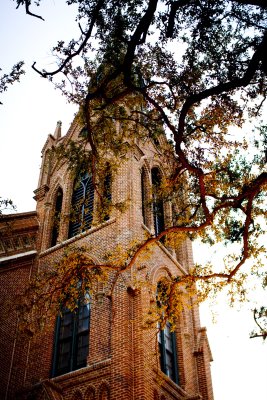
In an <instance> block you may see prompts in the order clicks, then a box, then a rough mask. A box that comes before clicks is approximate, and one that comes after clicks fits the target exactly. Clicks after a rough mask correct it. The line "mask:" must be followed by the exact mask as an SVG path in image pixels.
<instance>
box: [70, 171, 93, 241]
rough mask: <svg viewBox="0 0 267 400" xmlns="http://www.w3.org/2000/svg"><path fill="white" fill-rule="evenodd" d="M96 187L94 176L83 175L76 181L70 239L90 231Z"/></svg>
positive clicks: (72, 203)
mask: <svg viewBox="0 0 267 400" xmlns="http://www.w3.org/2000/svg"><path fill="white" fill-rule="evenodd" d="M93 211H94V185H93V178H92V174H89V173H88V172H86V173H84V174H81V175H80V176H79V178H78V179H77V180H76V181H75V184H74V190H73V194H72V202H71V213H70V214H71V215H70V223H69V238H71V237H73V236H76V235H77V234H78V233H80V232H83V231H85V230H87V229H89V228H90V227H91V225H92V222H93Z"/></svg>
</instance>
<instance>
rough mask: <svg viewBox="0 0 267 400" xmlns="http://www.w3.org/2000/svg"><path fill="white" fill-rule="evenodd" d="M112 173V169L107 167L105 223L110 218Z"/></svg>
mask: <svg viewBox="0 0 267 400" xmlns="http://www.w3.org/2000/svg"><path fill="white" fill-rule="evenodd" d="M111 193H112V192H111V172H110V167H109V166H107V168H106V174H105V179H104V191H103V199H104V216H103V219H104V221H107V220H108V219H109V218H110V204H111V201H112V194H111Z"/></svg>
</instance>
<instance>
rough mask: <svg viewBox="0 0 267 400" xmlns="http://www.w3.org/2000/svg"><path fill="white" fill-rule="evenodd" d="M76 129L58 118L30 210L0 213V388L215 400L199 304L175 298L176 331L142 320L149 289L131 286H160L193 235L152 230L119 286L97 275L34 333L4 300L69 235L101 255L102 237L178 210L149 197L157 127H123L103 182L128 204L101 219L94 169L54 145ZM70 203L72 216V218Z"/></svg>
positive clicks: (156, 167) (150, 224)
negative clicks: (136, 131) (72, 166)
mask: <svg viewBox="0 0 267 400" xmlns="http://www.w3.org/2000/svg"><path fill="white" fill-rule="evenodd" d="M81 132H82V127H81V126H80V125H79V123H78V121H77V120H75V121H74V122H73V124H72V126H71V127H70V129H69V131H68V133H67V134H66V135H65V136H64V137H61V123H58V124H57V128H56V131H55V134H54V135H49V136H48V139H47V141H46V143H45V145H44V148H43V151H42V157H43V163H42V167H41V171H40V179H39V184H38V188H37V190H36V191H35V199H36V201H37V208H36V212H28V213H21V214H16V215H8V216H3V217H2V218H1V219H0V285H1V302H2V304H3V307H2V311H1V314H2V315H1V324H0V330H1V335H0V346H1V350H0V398H1V399H5V400H8V399H38V400H52V399H53V400H56V399H57V400H59V399H62V400H63V399H64V400H65V399H66V400H174V399H176V400H182V399H183V400H189V399H191V400H194V399H195V400H197V399H203V400H212V399H213V393H212V384H211V375H210V361H211V353H210V349H209V345H208V340H207V336H206V330H205V328H202V327H201V325H200V321H199V311H198V308H197V306H196V305H193V306H192V307H191V308H190V307H188V308H187V307H185V308H184V309H183V310H182V312H181V314H180V317H179V320H178V321H177V322H176V326H175V330H174V331H172V329H171V328H170V326H169V324H167V325H166V327H165V329H164V330H162V331H160V330H159V329H158V328H157V326H155V325H153V327H150V328H149V329H148V328H145V327H144V325H145V324H144V321H145V320H146V317H147V313H148V311H149V309H150V306H151V302H153V301H154V300H153V298H154V297H153V295H152V294H151V291H150V290H149V289H148V288H147V287H146V286H145V285H144V287H142V285H141V286H140V287H136V282H138V281H142V280H146V281H149V282H150V283H152V284H153V285H154V287H155V288H156V287H157V283H158V282H159V281H160V280H161V279H162V278H163V277H168V276H172V275H175V276H177V275H178V276H182V275H183V274H186V272H187V271H188V268H190V266H191V265H192V262H193V260H192V248H191V243H190V241H189V240H188V241H187V240H186V241H184V242H183V243H182V244H180V245H179V246H178V248H171V247H168V246H165V245H164V243H161V242H156V243H155V244H154V245H153V246H152V247H151V248H150V249H149V255H147V256H146V257H143V258H141V259H140V260H139V261H137V262H136V264H135V265H134V266H133V268H132V269H131V270H127V271H125V272H124V273H122V274H121V275H120V276H119V277H118V279H117V281H116V283H115V286H114V287H112V282H114V274H112V273H111V274H110V276H109V278H108V280H107V282H106V283H104V284H102V283H101V284H98V287H97V288H96V291H95V293H94V294H93V295H92V297H91V299H90V302H89V304H83V305H80V307H79V311H78V312H77V313H75V314H73V313H71V312H70V311H68V310H65V311H64V312H63V314H62V315H61V317H58V318H56V321H55V324H54V327H53V329H51V330H50V331H45V332H43V333H42V332H41V333H39V334H38V335H36V336H33V337H24V336H23V335H20V334H18V326H17V315H16V311H15V310H13V309H12V307H10V304H12V302H13V300H14V299H15V297H16V296H17V295H18V294H20V293H22V291H23V288H24V287H25V286H26V285H27V283H28V281H29V279H30V278H31V277H32V276H33V275H34V274H35V272H36V271H37V269H38V270H41V269H43V268H46V266H47V265H53V263H54V262H55V260H59V259H60V258H61V256H62V254H63V252H64V250H65V249H66V248H67V247H69V246H76V247H81V246H84V247H85V248H86V249H88V253H90V254H89V255H90V258H91V259H92V260H93V261H94V262H95V263H96V264H98V263H104V257H105V254H106V253H107V250H108V249H110V250H114V249H116V246H118V245H119V246H121V247H122V248H127V246H129V245H130V244H131V243H132V242H133V241H134V240H143V239H144V238H145V237H146V236H147V235H148V234H149V235H151V234H152V235H153V234H155V233H159V232H160V231H161V230H162V229H163V228H164V226H165V227H167V226H168V225H169V224H170V221H171V220H172V218H173V215H172V213H173V212H174V208H173V205H172V204H169V203H168V202H164V203H163V202H160V201H159V202H157V206H156V205H155V200H154V199H153V196H152V193H153V185H156V184H157V183H158V182H159V181H160V180H161V179H162V178H163V177H164V175H165V174H166V173H167V172H166V165H165V158H164V157H165V156H164V154H163V152H162V148H163V147H164V146H165V144H166V143H167V141H166V138H165V136H164V135H163V134H162V135H160V136H159V137H158V138H157V140H152V139H148V138H146V139H142V138H140V139H133V138H131V137H127V136H126V135H125V140H124V146H123V149H124V150H123V151H122V152H121V153H120V154H119V155H118V163H117V169H116V173H115V174H114V176H113V175H112V177H111V176H110V175H107V178H105V182H104V188H105V196H107V198H108V200H111V199H112V203H113V202H114V203H117V204H119V203H123V202H126V203H127V207H126V208H125V210H124V211H123V212H122V211H121V210H119V209H117V208H112V209H111V210H110V212H109V213H108V214H107V215H106V216H105V218H103V219H102V221H98V220H97V217H96V214H95V213H94V210H95V209H96V208H97V203H98V198H97V195H96V194H95V193H94V185H93V182H92V174H91V173H90V172H87V173H84V174H81V175H79V176H78V177H77V176H76V177H74V176H73V174H72V173H71V171H70V170H69V169H68V166H67V163H66V162H63V161H62V160H58V159H57V158H56V157H54V155H53V154H54V149H55V148H56V147H57V146H59V145H63V146H67V144H68V143H69V142H70V141H71V140H72V141H74V142H75V141H77V140H78V139H79V135H81ZM77 204H79V207H78V208H77V209H78V213H79V216H77V218H75V219H74V220H73V219H70V218H69V215H70V213H71V209H72V208H73V207H75V205H77ZM84 204H86V207H84V206H82V205H84ZM55 214H56V215H58V216H59V218H58V219H57V224H55V218H54V216H55ZM111 288H112V295H111Z"/></svg>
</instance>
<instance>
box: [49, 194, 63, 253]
mask: <svg viewBox="0 0 267 400" xmlns="http://www.w3.org/2000/svg"><path fill="white" fill-rule="evenodd" d="M62 201H63V192H62V189H61V188H59V189H58V191H57V197H56V204H55V212H54V216H53V219H54V220H53V228H52V239H51V246H55V245H56V244H57V239H58V234H59V227H60V217H61V209H62Z"/></svg>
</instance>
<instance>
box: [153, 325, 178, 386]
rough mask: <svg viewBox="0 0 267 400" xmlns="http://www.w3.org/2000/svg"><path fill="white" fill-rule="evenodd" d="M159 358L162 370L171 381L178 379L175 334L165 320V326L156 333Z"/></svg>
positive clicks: (176, 381)
mask: <svg viewBox="0 0 267 400" xmlns="http://www.w3.org/2000/svg"><path fill="white" fill-rule="evenodd" d="M158 345H159V358H160V367H161V370H162V372H164V374H166V375H167V376H168V377H169V378H170V379H171V380H172V381H174V382H175V383H177V384H178V383H179V380H178V361H177V350H176V335H175V332H172V331H171V325H170V323H169V322H168V321H167V323H166V325H165V328H164V329H162V330H160V331H159V333H158Z"/></svg>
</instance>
